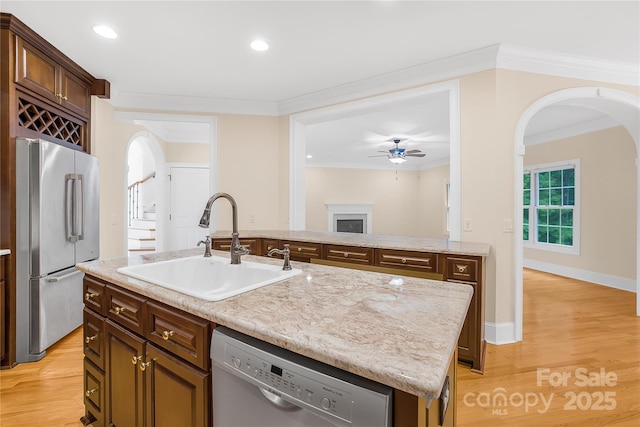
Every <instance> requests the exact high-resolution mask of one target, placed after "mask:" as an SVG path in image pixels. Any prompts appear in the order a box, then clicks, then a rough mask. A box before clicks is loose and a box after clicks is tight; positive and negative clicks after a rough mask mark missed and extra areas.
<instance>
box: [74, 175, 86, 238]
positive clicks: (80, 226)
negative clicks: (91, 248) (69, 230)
mask: <svg viewBox="0 0 640 427" xmlns="http://www.w3.org/2000/svg"><path fill="white" fill-rule="evenodd" d="M75 182H76V191H75V193H76V197H75V199H74V200H75V203H76V206H75V209H74V212H75V222H76V227H75V231H76V240H84V175H82V174H80V175H76V180H75Z"/></svg>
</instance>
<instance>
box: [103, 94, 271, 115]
mask: <svg viewBox="0 0 640 427" xmlns="http://www.w3.org/2000/svg"><path fill="white" fill-rule="evenodd" d="M112 95H113V96H112V98H111V100H110V102H111V105H113V106H114V107H116V108H122V109H132V110H147V111H148V110H153V111H181V112H190V113H220V114H247V115H255V116H279V115H280V114H279V112H278V107H277V104H276V103H275V102H272V101H255V100H242V99H222V98H206V97H196V96H176V95H157V94H148V93H133V92H117V91H116V93H115V94H113V92H112Z"/></svg>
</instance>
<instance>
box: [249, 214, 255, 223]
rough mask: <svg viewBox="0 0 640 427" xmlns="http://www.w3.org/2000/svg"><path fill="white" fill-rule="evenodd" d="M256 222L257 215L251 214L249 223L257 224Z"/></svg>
mask: <svg viewBox="0 0 640 427" xmlns="http://www.w3.org/2000/svg"><path fill="white" fill-rule="evenodd" d="M255 223H256V217H255V215H249V224H255Z"/></svg>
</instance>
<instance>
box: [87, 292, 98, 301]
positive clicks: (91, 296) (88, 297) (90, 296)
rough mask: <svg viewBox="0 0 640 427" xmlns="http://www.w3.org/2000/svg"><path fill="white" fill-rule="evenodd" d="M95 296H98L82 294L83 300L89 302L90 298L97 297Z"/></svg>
mask: <svg viewBox="0 0 640 427" xmlns="http://www.w3.org/2000/svg"><path fill="white" fill-rule="evenodd" d="M97 296H98V294H93V293H89V292H87V293H86V294H84V299H85V300H86V301H89V300H90V299H91V298H95V297H97Z"/></svg>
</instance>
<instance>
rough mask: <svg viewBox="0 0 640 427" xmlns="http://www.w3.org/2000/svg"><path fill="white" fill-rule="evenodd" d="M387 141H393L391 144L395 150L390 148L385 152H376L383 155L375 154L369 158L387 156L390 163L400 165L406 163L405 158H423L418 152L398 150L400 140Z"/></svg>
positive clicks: (420, 152) (422, 154)
mask: <svg viewBox="0 0 640 427" xmlns="http://www.w3.org/2000/svg"><path fill="white" fill-rule="evenodd" d="M389 141H393V143H394V144H396V146H395V148H392V149H390V150H387V151H378V153H385V154H377V155H375V156H369V157H383V156H387V157H388V158H389V161H390V162H391V163H395V164H400V163H404V162H406V161H407V159H406V157H424V156H425V154H424V153H423V152H422V151H420V150H405V149H404V148H400V143H401V142H402V141H404V140H402V139H399V138H395V139H390V140H389Z"/></svg>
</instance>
